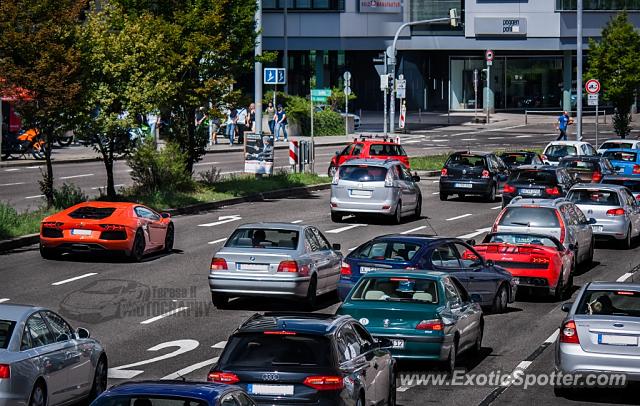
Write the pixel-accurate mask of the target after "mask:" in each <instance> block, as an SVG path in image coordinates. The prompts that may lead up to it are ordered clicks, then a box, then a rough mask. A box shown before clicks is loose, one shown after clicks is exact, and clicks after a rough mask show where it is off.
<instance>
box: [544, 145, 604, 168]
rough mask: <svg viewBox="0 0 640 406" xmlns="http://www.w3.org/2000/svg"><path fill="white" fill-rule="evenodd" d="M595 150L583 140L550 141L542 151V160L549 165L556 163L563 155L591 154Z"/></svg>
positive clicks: (594, 152)
mask: <svg viewBox="0 0 640 406" xmlns="http://www.w3.org/2000/svg"><path fill="white" fill-rule="evenodd" d="M593 155H596V150H595V148H593V146H592V145H591V144H589V143H588V142H584V141H551V142H550V143H549V144H547V146H546V147H545V149H544V152H543V153H542V160H543V161H544V162H545V163H548V164H549V165H558V163H559V162H560V160H561V159H562V158H564V157H565V156H593Z"/></svg>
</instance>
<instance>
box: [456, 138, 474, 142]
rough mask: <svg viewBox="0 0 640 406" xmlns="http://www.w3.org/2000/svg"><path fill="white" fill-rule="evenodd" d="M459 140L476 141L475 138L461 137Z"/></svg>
mask: <svg viewBox="0 0 640 406" xmlns="http://www.w3.org/2000/svg"><path fill="white" fill-rule="evenodd" d="M460 141H478V139H477V138H462V139H461V140H460Z"/></svg>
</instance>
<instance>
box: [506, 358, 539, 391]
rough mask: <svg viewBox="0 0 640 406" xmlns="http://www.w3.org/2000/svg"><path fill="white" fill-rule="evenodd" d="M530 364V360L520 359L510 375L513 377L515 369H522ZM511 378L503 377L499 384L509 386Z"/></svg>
mask: <svg viewBox="0 0 640 406" xmlns="http://www.w3.org/2000/svg"><path fill="white" fill-rule="evenodd" d="M531 364H532V361H522V362H520V363H519V364H518V365H517V366H516V367H515V369H514V370H513V371H512V372H511V374H510V376H511V377H515V374H516V371H524V370H526V369H527V368H529V366H530V365H531ZM512 382H513V379H505V380H504V381H502V384H501V386H511V384H512Z"/></svg>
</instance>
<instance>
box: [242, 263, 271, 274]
mask: <svg viewBox="0 0 640 406" xmlns="http://www.w3.org/2000/svg"><path fill="white" fill-rule="evenodd" d="M236 269H237V270H238V271H260V272H267V271H269V264H240V263H238V264H236Z"/></svg>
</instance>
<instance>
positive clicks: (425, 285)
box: [351, 277, 439, 304]
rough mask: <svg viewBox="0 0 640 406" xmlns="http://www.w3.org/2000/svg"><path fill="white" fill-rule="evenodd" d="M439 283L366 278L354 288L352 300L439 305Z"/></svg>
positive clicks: (412, 279)
mask: <svg viewBox="0 0 640 406" xmlns="http://www.w3.org/2000/svg"><path fill="white" fill-rule="evenodd" d="M437 286H438V285H437V283H436V281H434V280H431V279H418V278H405V277H398V278H388V277H374V278H364V279H362V280H361V281H360V283H358V285H357V286H356V287H355V288H354V291H353V294H352V295H351V300H364V301H387V302H417V303H429V304H437V303H438V301H439V300H438V288H437Z"/></svg>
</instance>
